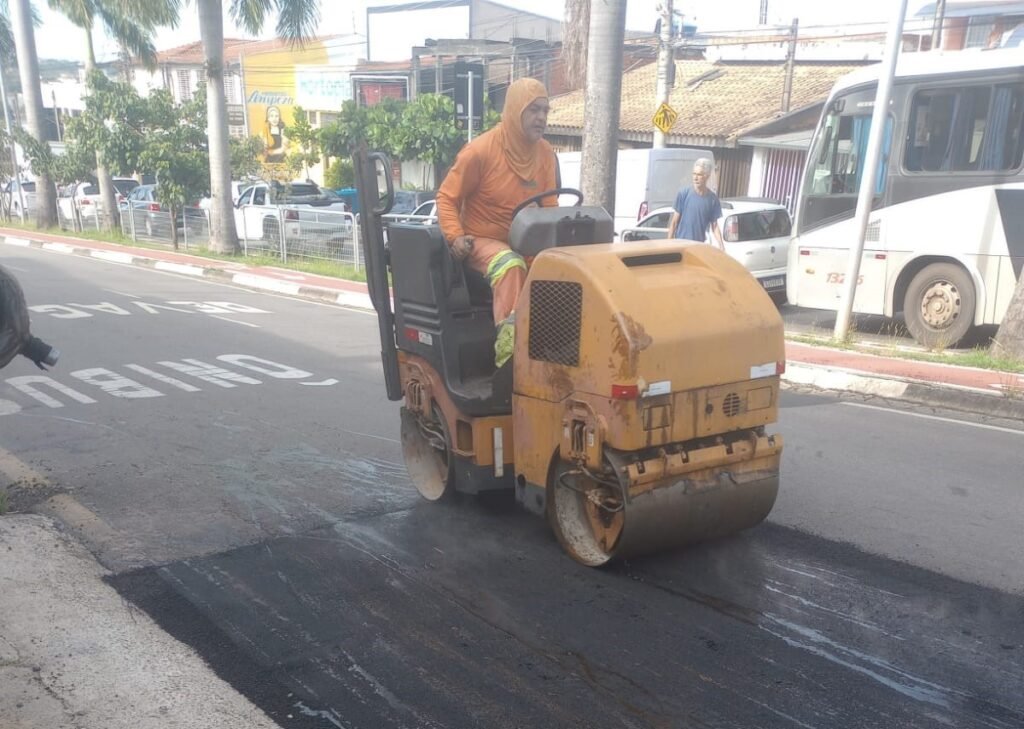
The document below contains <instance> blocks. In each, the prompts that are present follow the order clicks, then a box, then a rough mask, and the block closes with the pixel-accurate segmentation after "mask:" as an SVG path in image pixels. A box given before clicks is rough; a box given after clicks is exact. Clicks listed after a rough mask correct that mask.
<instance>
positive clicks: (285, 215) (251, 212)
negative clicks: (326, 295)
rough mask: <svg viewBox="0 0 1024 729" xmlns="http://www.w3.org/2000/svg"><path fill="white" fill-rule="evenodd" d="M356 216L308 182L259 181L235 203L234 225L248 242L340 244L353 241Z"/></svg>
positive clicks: (333, 194) (330, 195)
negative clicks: (282, 238)
mask: <svg viewBox="0 0 1024 729" xmlns="http://www.w3.org/2000/svg"><path fill="white" fill-rule="evenodd" d="M353 221H354V217H353V215H352V214H351V213H350V212H349V210H348V206H347V205H346V204H345V201H344V200H342V199H341V197H340V196H339V195H338V194H336V193H334V192H332V191H330V190H325V189H323V188H321V187H319V186H318V185H316V184H314V183H312V182H308V181H301V182H291V183H287V184H282V183H279V182H257V183H255V184H253V185H251V186H250V187H247V188H246V189H245V190H243V191H242V194H241V195H239V197H238V202H237V203H235V226H236V228H237V230H238V235H239V236H240V237H243V238H245V239H246V240H247V241H250V242H252V241H264V242H266V243H269V244H272V245H278V244H280V242H281V234H282V225H283V226H284V228H283V232H284V240H285V242H287V243H291V242H296V241H301V242H307V243H309V242H313V243H331V244H340V243H341V242H342V241H344V240H349V239H351V238H352V228H353Z"/></svg>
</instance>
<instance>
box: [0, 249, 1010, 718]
mask: <svg viewBox="0 0 1024 729" xmlns="http://www.w3.org/2000/svg"><path fill="white" fill-rule="evenodd" d="M2 252H3V253H4V254H5V257H4V259H3V260H4V263H5V265H8V264H10V265H11V266H12V267H15V272H16V273H17V275H19V277H21V279H22V283H23V285H24V286H25V287H26V289H27V291H28V292H29V295H30V300H31V301H32V303H35V304H41V305H43V306H49V307H61V306H63V307H65V308H64V309H60V308H50V309H48V310H37V311H36V312H34V314H33V326H34V327H35V329H36V333H37V334H38V335H40V336H43V337H44V338H47V339H50V340H52V341H53V342H54V343H55V344H58V345H59V346H61V348H62V349H63V350H64V353H65V354H64V359H63V360H62V362H61V364H60V366H59V367H58V369H57V370H56V371H54V372H53V373H52V379H51V380H50V383H56V384H57V387H54V386H53V385H52V384H49V383H46V382H44V381H35V380H31V381H30V380H26V379H24V378H33V377H37V376H39V375H37V373H36V372H35V371H34V370H32V369H31V365H28V367H26V366H25V365H12V366H11V367H9V368H8V369H6V370H4V371H3V372H2V373H0V402H2V401H7V402H9V403H15V404H17V405H19V406H20V407H21V408H22V409H21V411H20V412H18V413H16V414H13V415H5V416H2V417H0V436H2V440H0V448H2V449H6V450H7V451H8V452H10V453H13V454H15V455H16V456H17V457H18V458H19V459H20V460H21V461H22V462H24V463H27V464H29V465H30V466H31V467H32V468H34V469H35V470H36V471H37V472H38V473H39V474H41V475H42V476H44V477H45V478H46V481H47V483H45V484H27V483H25V484H19V485H16V488H13V489H12V490H11V494H12V496H13V497H14V498H15V499H17V501H16V503H18V504H20V505H22V506H23V507H24V508H40V507H41V505H42V504H44V503H45V502H44V498H45V497H46V496H48V495H49V494H52V493H66V494H69V495H71V496H72V497H74V498H75V499H76V500H77V502H78V503H80V504H82V505H83V506H84V507H85V508H86V509H88V510H89V511H90V512H91V513H93V514H95V515H96V519H97V521H98V523H100V524H101V525H102V528H96V527H95V526H93V527H92V528H90V527H89V525H87V524H86V525H81V524H77V525H76V524H70V525H69V526H70V528H71V529H72V530H73V531H75V530H77V531H78V533H79V536H80V537H81V538H82V539H83V541H85V543H86V544H87V546H89V548H90V549H91V550H92V551H93V552H94V553H95V554H96V555H97V557H98V558H99V559H100V560H101V562H103V563H104V564H105V565H107V566H108V567H109V568H111V570H112V571H113V573H114V574H113V576H112V577H111V583H112V584H113V585H114V586H115V587H116V588H117V589H118V590H119V591H120V592H121V594H122V595H123V596H124V597H125V598H126V599H127V600H129V601H130V602H132V603H133V604H135V605H137V606H138V607H139V608H140V609H142V610H145V611H146V612H147V613H149V614H150V615H152V616H153V617H154V618H155V619H156V620H157V622H158V623H159V624H160V625H161V626H163V627H164V628H165V629H166V630H167V631H168V632H169V633H171V634H172V635H174V636H175V637H177V638H178V639H180V640H182V641H183V642H185V643H187V644H188V645H191V646H192V647H194V648H195V650H196V651H198V652H199V653H200V655H202V656H203V657H204V658H205V659H206V660H207V661H208V662H209V663H210V664H211V665H212V666H213V667H214V668H215V670H216V671H217V672H218V673H219V674H220V675H221V676H223V677H224V678H225V679H227V680H228V681H229V682H230V683H232V685H234V686H235V687H236V688H237V689H238V690H240V691H241V692H243V693H244V694H245V695H247V696H248V697H249V698H250V699H252V700H253V701H254V702H255V703H257V704H258V705H259V706H261V707H262V708H264V709H265V710H266V711H267V712H268V713H269V714H270V715H271V716H272V717H273V718H274V719H275V720H277V721H278V722H279V723H280V724H281V725H282V726H283V727H293V726H294V727H351V728H353V729H355V728H357V727H358V728H367V729H369V728H376V727H381V728H390V727H452V728H461V727H743V728H748V727H821V728H823V729H825V728H833V727H880V728H881V727H885V728H890V727H956V728H961V727H963V728H972V727H993V728H997V729H1003V728H1007V727H1024V693H1022V692H1021V690H1020V689H1021V686H1024V578H1022V576H1024V568H1022V567H1020V566H1019V565H1018V563H1019V562H1020V559H1019V557H1015V556H1014V555H1020V554H1024V537H1022V536H1021V534H1020V529H1019V515H1020V513H1024V508H1022V507H1024V496H1022V493H1021V492H1022V489H1021V487H1020V479H1019V473H1018V472H1019V463H1020V460H1019V449H1020V445H1021V443H1022V442H1024V441H1022V439H1021V436H1020V434H1019V431H1018V427H1019V426H1018V425H1017V424H1012V423H993V422H989V421H986V422H983V423H975V424H971V423H962V422H960V418H961V417H962V416H951V415H950V414H948V413H941V412H936V411H928V412H916V413H915V412H910V411H905V410H904V409H901V408H898V407H897V408H896V409H895V410H893V409H892V405H891V404H889V403H882V402H873V401H872V402H863V401H852V400H849V399H844V398H836V397H833V396H827V395H818V394H801V393H795V392H787V393H786V394H785V396H784V399H783V403H782V405H783V410H782V415H781V420H780V423H779V425H778V426H777V428H776V429H777V431H778V432H781V433H784V435H785V437H786V439H787V451H786V457H785V460H784V464H783V469H784V482H783V487H782V492H781V494H780V499H779V502H778V504H777V506H776V509H775V511H774V512H773V513H772V515H771V516H770V517H769V520H768V522H766V523H765V524H764V525H762V526H760V527H758V528H756V529H753V530H750V531H748V532H746V533H744V534H741V535H738V536H736V537H734V538H730V539H726V540H720V541H717V542H713V543H708V544H704V545H699V546H697V547H691V548H688V549H684V550H676V551H673V552H669V553H664V554H660V555H657V556H652V557H646V558H643V559H637V560H633V561H630V562H627V563H621V564H618V565H615V566H613V567H611V568H609V569H604V570H590V569H586V568H583V567H580V566H578V565H576V564H575V563H573V562H572V561H571V560H569V559H568V558H567V557H566V556H565V555H564V554H563V553H562V552H561V550H560V548H559V547H558V545H557V543H556V542H555V540H554V538H553V537H552V535H551V533H550V531H549V530H548V528H547V526H546V524H544V522H543V521H542V520H539V519H537V518H535V517H533V516H530V515H528V514H525V513H522V512H520V511H518V510H516V509H514V508H501V507H496V506H491V507H489V508H485V507H484V506H483V505H481V504H478V503H476V502H474V501H472V500H461V501H459V502H456V503H452V504H442V505H438V504H428V503H425V502H422V501H421V500H420V499H419V498H418V497H417V496H416V494H415V492H414V490H413V488H412V486H411V485H410V484H409V483H408V479H407V477H406V475H405V472H404V468H403V467H402V465H401V456H400V452H399V448H398V445H397V443H396V442H395V438H396V433H397V409H396V406H395V405H394V404H391V403H388V402H387V401H386V399H385V398H384V396H383V388H382V385H381V383H380V377H379V372H378V367H379V365H378V362H379V360H378V359H377V357H378V355H377V348H376V347H375V345H374V340H373V337H374V333H375V321H374V320H373V319H372V318H371V317H368V316H366V315H365V314H358V313H353V312H345V311H341V310H338V309H336V308H332V307H324V306H314V305H312V304H310V303H308V302H297V301H292V300H288V299H284V298H280V297H270V296H266V295H262V294H256V293H253V292H245V291H241V290H238V289H232V288H230V287H224V286H214V285H212V284H209V283H206V282H200V281H190V280H186V279H183V278H178V277H171V276H162V275H159V274H156V273H153V272H149V271H140V270H138V269H131V268H126V267H119V266H114V265H111V264H105V263H99V262H93V261H83V260H78V259H72V258H69V257H61V256H55V255H53V254H43V253H39V252H34V251H18V252H16V253H15V254H13V255H11V253H10V251H9V250H8V249H6V248H5V249H4V250H3V251H2ZM103 302H109V303H111V304H113V307H109V306H106V304H104V303H103ZM175 302H176V303H175ZM183 302H184V303H183ZM189 302H191V303H189ZM203 302H205V303H203ZM210 302H214V303H210ZM216 302H222V305H220V306H218V305H217V304H216ZM223 302H228V304H230V306H224V305H223ZM90 307H92V308H90ZM161 307H164V308H161ZM204 307H205V310H204ZM211 307H212V308H211ZM232 307H233V308H232ZM116 309H122V310H124V311H128V312H129V313H128V314H119V313H115V312H116ZM218 309H219V310H218ZM246 309H249V310H248V311H247V310H246ZM76 311H77V312H86V313H88V314H89V316H77V315H75V314H73V312H76ZM154 312H155V313H154ZM258 312H262V313H258ZM243 322H244V323H243ZM246 358H248V359H246ZM168 362H174V363H177V364H176V365H175V366H174V367H172V366H170V365H168V364H166V363H168ZM196 362H200V363H207V364H211V363H216V364H217V366H219V367H222V368H223V369H222V371H228V372H229V373H233V376H234V377H235V379H234V380H233V381H232V380H230V379H227V380H225V378H224V376H223V375H220V376H213V375H211V374H210V372H209V368H207V369H205V370H203V372H205V373H206V379H203V378H202V377H199V376H197V374H196V371H195V369H194V367H196V366H197V365H195V363H196ZM190 363H191V364H190ZM185 365H190V366H192V367H193V369H192V370H189V367H186V366H185ZM243 365H244V366H243ZM254 367H255V368H257V369H254ZM97 370H105V371H106V374H104V373H101V372H97ZM261 370H262V371H261ZM147 372H150V373H154V372H155V373H158V374H162V375H164V378H165V379H164V380H160V379H157V378H156V377H154V376H153V375H152V374H146V373H147ZM110 373H113V374H110ZM118 377H121V378H122V380H123V377H130V378H132V379H133V380H134V381H136V382H137V383H140V384H142V385H144V386H145V387H146V388H149V389H151V390H154V391H157V393H158V394H157V395H152V394H147V393H145V392H144V391H143V389H141V388H134V389H133V387H132V386H131V385H126V384H125V383H124V382H123V381H121V380H118ZM167 377H173V378H174V379H176V380H178V381H179V382H181V383H185V384H187V385H189V386H190V387H191V388H193V389H188V388H183V387H181V386H180V385H175V384H172V383H168V382H166V378H167ZM211 377H212V379H211ZM239 377H240V378H242V379H238V378H239ZM246 378H247V379H248V380H250V381H249V382H247V381H245V380H246ZM332 381H333V382H332ZM112 382H113V383H115V384H111V383H112ZM118 382H120V384H116V383H118ZM225 382H228V383H229V384H232V385H233V386H231V387H226V386H225V385H224V383H225ZM103 383H106V384H105V386H104V385H103ZM218 383H219V384H218ZM33 386H34V387H35V389H36V391H38V392H43V393H50V394H51V397H53V398H54V399H56V400H58V401H59V402H60V406H59V407H54V406H53V405H52V403H51V404H49V405H47V404H44V403H43V401H42V400H40V398H39V397H36V396H32V395H31V394H28V391H27V390H26V388H29V387H33ZM61 388H65V389H64V390H62V389H61ZM118 388H120V389H118ZM68 389H70V390H72V391H73V392H76V393H79V394H80V395H83V396H85V398H86V399H88V400H91V402H85V401H84V400H83V399H82V398H75V397H73V396H71V395H68V394H67V390H68ZM118 392H120V395H118V394H116V393H118ZM112 393H113V394H112ZM129 393H134V394H131V395H129ZM851 405H852V407H850V406H851ZM865 405H867V406H868V407H864V406H865ZM876 408H877V409H876ZM8 409H10V408H8ZM2 411H3V408H0V412H2ZM919 416H926V417H919ZM936 418H939V419H936ZM947 418H948V419H947ZM978 424H981V425H986V424H987V426H988V427H987V428H978V427H975V425H978ZM0 454H2V451H0Z"/></svg>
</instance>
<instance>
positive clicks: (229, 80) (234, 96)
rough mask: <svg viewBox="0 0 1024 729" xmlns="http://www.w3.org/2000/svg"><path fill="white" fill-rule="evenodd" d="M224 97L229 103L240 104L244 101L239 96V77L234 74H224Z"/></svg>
mask: <svg viewBox="0 0 1024 729" xmlns="http://www.w3.org/2000/svg"><path fill="white" fill-rule="evenodd" d="M224 98H225V99H227V103H229V104H239V103H241V101H242V100H241V99H240V98H239V96H238V77H237V76H235V75H234V74H225V75H224Z"/></svg>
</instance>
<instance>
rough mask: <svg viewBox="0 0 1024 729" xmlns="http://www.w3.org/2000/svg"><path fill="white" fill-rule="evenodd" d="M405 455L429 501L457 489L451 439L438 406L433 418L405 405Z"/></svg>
mask: <svg viewBox="0 0 1024 729" xmlns="http://www.w3.org/2000/svg"><path fill="white" fill-rule="evenodd" d="M402 455H403V456H404V457H405V468H406V470H407V471H408V472H409V478H410V480H411V481H412V483H413V485H414V486H415V487H416V490H417V491H419V492H420V495H421V496H423V498H425V499H426V500H427V501H441V500H443V499H448V498H450V497H451V495H452V494H453V493H454V491H455V468H454V463H453V458H452V440H451V436H450V435H449V433H448V427H447V426H446V425H445V422H444V417H443V416H442V414H441V411H440V410H438V408H437V407H436V406H434V407H432V408H431V417H430V418H426V417H424V416H422V415H420V414H418V413H415V412H413V411H412V410H409V409H408V408H405V407H403V408H402Z"/></svg>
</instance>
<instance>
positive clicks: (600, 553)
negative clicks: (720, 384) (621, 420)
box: [547, 451, 780, 567]
mask: <svg viewBox="0 0 1024 729" xmlns="http://www.w3.org/2000/svg"><path fill="white" fill-rule="evenodd" d="M779 456H780V451H777V452H775V453H772V454H769V455H767V456H764V457H760V458H755V459H751V460H748V461H744V462H740V463H731V464H728V465H723V464H718V465H709V467H707V468H703V469H700V470H696V471H691V472H689V473H686V474H685V475H672V476H668V477H666V478H663V479H661V480H659V481H657V482H653V483H651V482H648V483H645V484H642V485H639V486H638V485H635V484H631V483H630V482H629V481H628V480H627V478H626V476H625V474H627V473H628V472H629V469H628V468H627V465H628V464H629V463H631V462H632V459H631V458H630V457H629V456H628V455H624V454H616V453H614V452H612V451H606V467H605V468H604V469H602V470H601V471H600V472H599V473H597V472H593V471H589V470H587V469H585V468H583V467H582V466H577V465H575V464H572V463H567V462H565V461H561V460H559V461H558V462H557V463H556V464H555V465H554V466H553V467H552V469H551V478H550V482H549V484H548V502H547V504H548V506H547V516H548V521H549V523H550V524H551V528H552V530H553V531H554V532H555V536H556V537H557V538H558V541H559V542H560V543H561V544H562V546H563V548H564V549H565V550H566V551H567V552H568V553H569V554H570V555H571V556H572V557H573V559H575V560H577V561H578V562H581V563H582V564H585V565H587V566H589V567H599V566H601V565H604V564H606V563H608V562H609V561H611V560H612V559H615V558H622V557H629V556H636V555H640V554H647V553H651V552H655V551H660V550H664V549H671V548H673V547H678V546H682V545H684V544H689V543H692V542H697V541H701V540H705V539H714V538H717V537H724V536H728V535H731V534H735V533H736V532H739V531H742V530H743V529H749V528H750V527H753V526H755V525H757V524H759V523H760V522H761V521H763V520H764V518H765V517H766V516H768V513H769V512H770V511H771V509H772V506H773V505H774V504H775V497H776V495H777V493H778V487H779V460H780V458H779Z"/></svg>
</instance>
